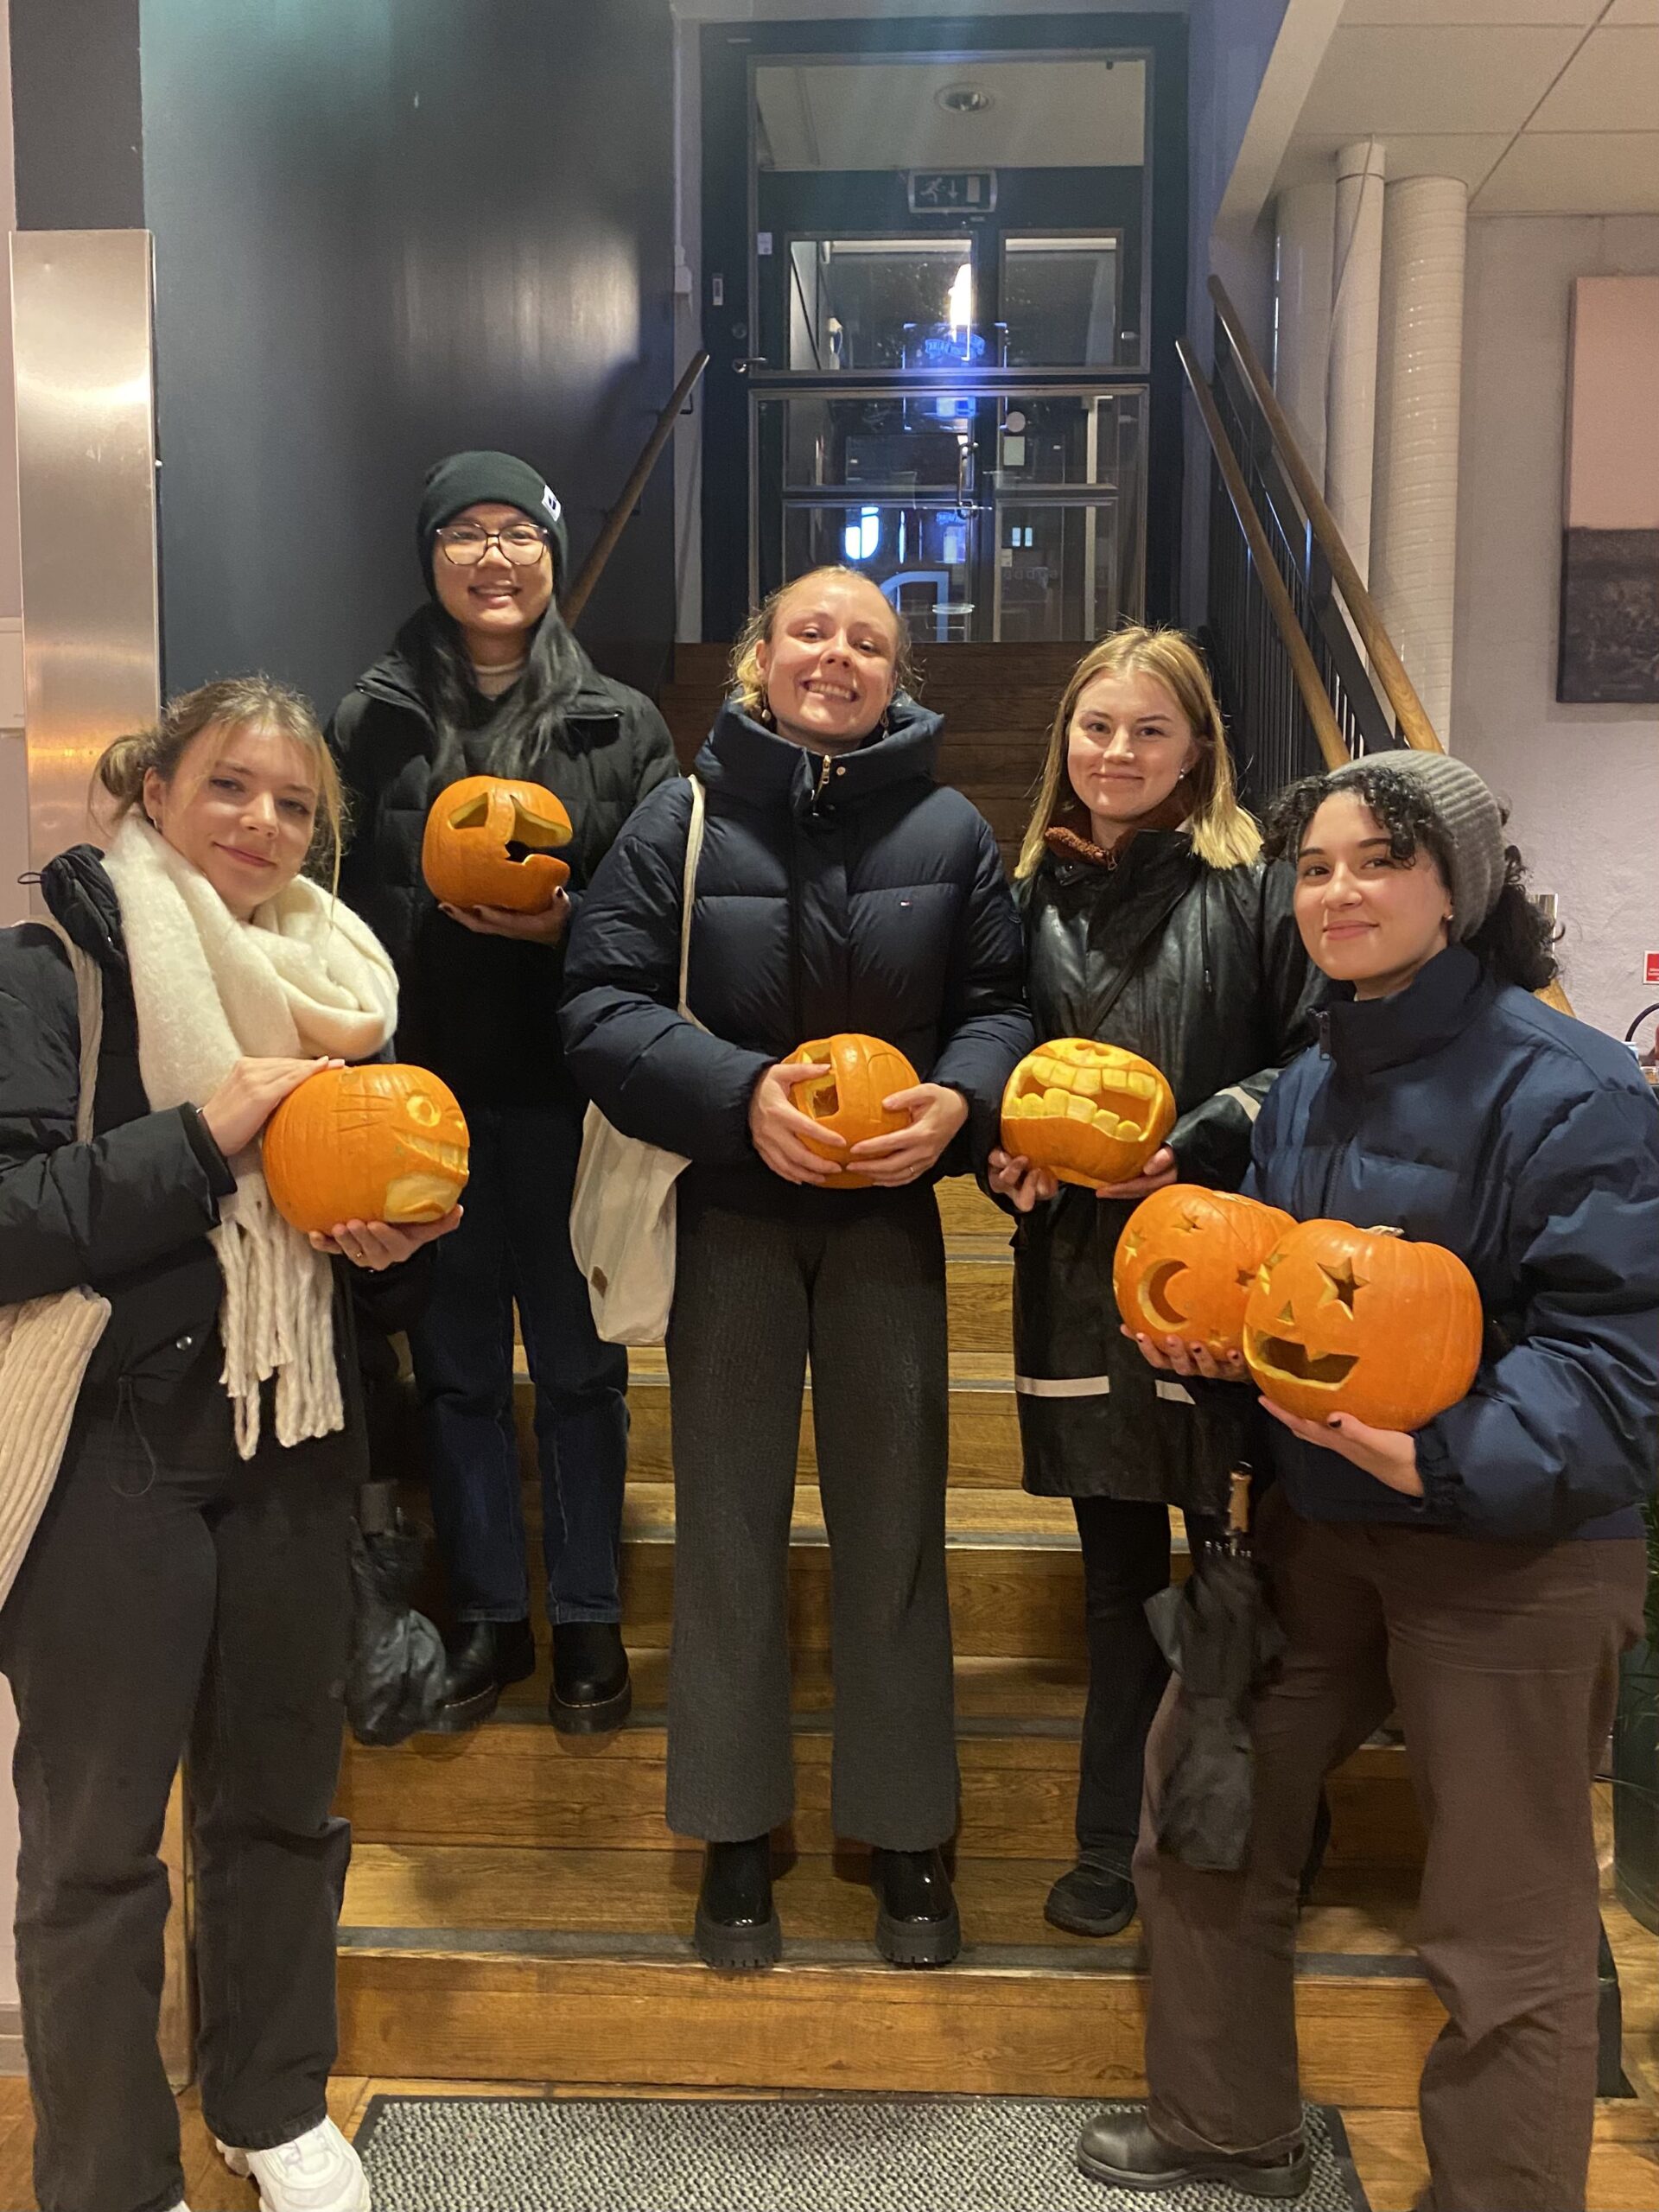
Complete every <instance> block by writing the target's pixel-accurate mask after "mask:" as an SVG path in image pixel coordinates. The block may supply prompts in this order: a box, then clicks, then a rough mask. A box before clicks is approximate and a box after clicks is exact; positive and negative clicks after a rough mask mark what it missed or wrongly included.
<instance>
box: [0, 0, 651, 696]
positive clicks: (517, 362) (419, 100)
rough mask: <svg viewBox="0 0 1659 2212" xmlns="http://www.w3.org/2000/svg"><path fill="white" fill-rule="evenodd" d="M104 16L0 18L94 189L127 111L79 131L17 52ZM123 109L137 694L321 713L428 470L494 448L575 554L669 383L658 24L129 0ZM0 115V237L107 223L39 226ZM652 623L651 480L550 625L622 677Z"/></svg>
mask: <svg viewBox="0 0 1659 2212" xmlns="http://www.w3.org/2000/svg"><path fill="white" fill-rule="evenodd" d="M137 5H138V0H126V4H125V6H124V8H123V7H119V6H118V5H117V4H116V0H73V4H72V5H69V6H66V5H65V4H64V0H13V7H12V38H13V53H14V66H16V64H17V62H18V61H19V60H22V61H23V62H25V63H26V64H28V66H29V68H30V70H31V71H32V72H33V81H35V82H38V83H42V84H49V86H51V88H52V90H53V93H54V102H55V105H56V107H57V109H58V110H59V111H61V112H63V113H66V114H68V113H71V112H73V118H74V120H75V123H76V126H77V128H78V129H79V130H80V131H81V136H82V141H83V143H87V142H88V141H89V139H96V140H97V143H99V146H100V147H101V148H102V151H103V156H104V157H105V162H106V165H109V164H112V163H114V162H115V156H116V155H117V154H118V152H119V150H120V149H122V148H123V147H124V146H125V144H126V143H127V139H128V137H129V136H130V130H129V124H130V110H131V109H132V103H130V102H128V103H127V104H126V105H123V104H122V102H121V101H120V100H119V99H117V98H116V97H115V96H114V94H115V90H118V89H121V88H120V87H116V88H114V89H112V90H111V91H110V92H109V94H108V96H107V97H106V98H105V100H104V106H103V110H102V119H101V137H99V133H98V132H92V133H89V132H88V131H87V130H86V127H85V118H86V111H87V109H88V102H89V100H90V99H92V92H95V91H96V90H97V87H96V86H93V87H92V88H91V89H90V90H89V89H88V88H87V87H86V86H85V85H83V84H81V82H80V80H79V79H76V77H75V76H74V73H73V70H72V69H71V68H70V67H68V65H67V63H64V64H62V65H61V66H58V67H55V69H50V68H48V67H47V65H46V64H45V63H44V62H43V61H42V60H41V59H40V58H39V57H38V56H37V55H36V54H35V48H36V46H37V45H38V44H39V42H40V41H41V39H43V37H44V35H45V30H44V27H45V24H46V22H47V20H48V18H50V20H51V22H52V24H53V27H54V29H53V36H54V39H56V38H58V37H60V35H61V27H62V26H63V24H64V22H66V20H75V19H78V18H79V16H80V15H81V14H82V12H83V10H84V12H85V13H86V16H94V15H96V16H100V17H102V18H104V23H103V33H104V36H103V42H102V43H101V44H100V43H99V41H90V43H89V54H88V57H87V58H88V59H89V60H90V59H92V58H96V55H102V57H103V60H104V61H105V63H107V61H108V60H109V56H110V54H111V52H112V51H117V50H118V41H117V40H116V39H115V37H114V31H115V19H116V18H118V17H119V16H121V15H122V14H123V13H125V14H126V15H128V16H131V15H132V14H133V13H134V12H135V11H136V10H137ZM20 30H21V32H22V41H21V43H20V36H19V34H20ZM94 49H95V52H94ZM111 74H114V73H113V72H112V71H111V69H109V68H108V67H105V76H110V75H111ZM142 85H143V134H142V136H143V210H142V213H137V212H131V213H128V214H126V215H125V216H124V217H122V218H120V219H123V220H126V221H140V220H142V221H146V222H148V224H149V227H150V228H151V229H152V230H153V231H154V232H155V233H156V345H157V354H158V389H159V395H160V398H159V404H160V414H161V422H160V448H161V453H162V589H163V601H164V629H165V639H166V656H167V682H168V689H169V690H181V689H182V688H184V687H186V686H188V685H189V684H193V683H199V682H200V681H202V680H203V679H204V678H206V677H209V676H212V675H214V674H220V673H225V672H227V671H232V670H236V669H241V668H248V667H255V666H257V667H264V668H267V669H269V670H270V671H272V672H273V673H276V674H278V675H281V676H283V677H286V678H287V679H289V681H291V682H295V683H299V684H300V685H301V686H302V688H304V689H305V690H308V691H309V692H310V693H311V694H312V695H313V696H314V697H315V698H316V699H317V701H318V702H319V704H320V705H321V707H322V708H323V709H324V710H325V711H327V709H328V708H329V707H331V706H332V704H333V703H334V700H335V699H336V698H337V697H338V696H340V693H341V692H342V691H343V690H345V689H346V686H347V685H348V684H349V683H350V682H351V680H352V678H353V677H354V676H355V675H356V674H357V673H358V672H359V670H361V669H362V668H363V667H364V666H365V664H366V663H367V662H368V661H370V660H371V659H372V658H374V657H375V656H376V655H377V654H378V652H380V651H381V650H382V649H383V648H384V647H385V645H386V643H387V642H388V641H389V639H390V637H391V632H392V631H393V630H394V628H395V627H396V626H397V623H398V621H399V620H401V619H402V617H403V616H404V614H406V613H408V612H409V611H410V608H411V607H414V606H415V605H416V604H417V603H418V601H419V599H420V597H421V586H420V581H419V578H418V575H417V574H416V568H415V563H414V557H413V552H412V535H413V533H412V524H413V517H414V509H415V504H416V498H417V496H418V493H419V487H420V481H421V477H422V474H423V471H424V469H425V467H427V465H428V463H429V462H430V461H434V460H435V459H436V458H437V457H438V456H439V455H441V454H444V453H447V452H450V451H453V450H454V448H458V447H461V446H500V447H503V448H506V449H507V450H509V451H511V452H515V453H518V454H523V455H524V458H525V459H526V460H529V461H532V462H534V463H535V464H536V465H537V467H540V468H541V469H542V470H543V473H544V474H545V475H546V476H547V478H548V479H549V480H550V482H551V483H552V484H553V485H554V486H555V487H556V490H557V491H558V493H559V494H560V496H561V497H562V498H563V500H564V502H565V506H566V511H567V514H568V517H569V524H570V530H571V535H572V537H573V539H574V541H575V555H576V558H577V559H578V560H580V558H581V557H582V554H583V553H584V552H585V550H586V549H587V546H588V543H589V542H590V541H591V539H592V537H594V534H595V533H596V531H597V530H598V527H599V524H600V522H601V519H602V518H603V516H604V514H605V512H607V509H608V507H609V506H610V505H611V503H612V502H613V499H615V497H616V495H617V493H618V492H619V491H620V487H621V485H622V482H623V480H624V478H625V477H626V474H627V471H628V469H629V467H631V466H632V461H633V460H634V458H635V455H636V454H637V453H638V451H639V447H640V446H641V444H643V442H644V441H645V435H646V434H647V432H648V431H649V429H650V427H651V425H652V422H653V420H654V419H655V416H656V413H657V410H658V408H659V407H660V406H661V405H662V404H663V403H664V401H665V400H666V399H667V397H668V395H669V393H670V391H671V389H672V387H673V382H674V374H673V362H672V346H671V311H672V307H671V282H672V213H671V211H672V173H671V162H672V143H673V129H672V105H671V104H672V58H671V25H670V20H669V7H668V0H603V4H599V5H596V4H594V0H349V4H346V5H342V4H341V0H142ZM18 105H19V135H18V171H19V201H20V208H26V209H28V211H29V212H28V213H24V214H22V217H21V219H22V220H24V221H26V222H30V223H33V224H45V223H50V222H64V221H67V222H71V223H73V222H79V221H87V220H97V221H108V220H111V219H116V218H114V217H113V216H112V215H111V214H109V213H100V212H97V211H94V212H92V213H88V214H86V215H78V214H75V213H64V212H61V211H62V210H65V209H70V208H72V207H73V200H72V197H71V195H70V193H69V190H68V181H67V180H66V178H65V177H64V175H62V172H63V171H64V168H65V166H66V164H65V163H64V162H63V161H61V160H60V159H58V158H57V157H56V156H55V155H54V154H53V153H52V151H51V147H52V141H53V138H54V116H53V115H52V114H50V113H41V112H39V111H37V112H36V113H35V116H34V118H33V122H32V126H31V128H32V138H33V147H32V151H31V152H30V153H29V157H28V160H27V162H26V156H25V144H24V137H23V130H22V110H23V105H24V102H23V99H22V96H21V87H20V98H19V102H18ZM94 105H96V103H94ZM48 156H49V158H48ZM26 167H27V168H28V169H29V176H28V178H27V179H26V177H25V168H26ZM37 178H38V179H40V180H41V183H42V188H41V189H40V190H36V189H35V180H36V179H37ZM47 185H49V186H50V189H49V190H48V189H46V188H45V187H46V186H47ZM84 196H85V195H83V197H84ZM105 197H106V199H107V197H108V195H107V194H106V195H105ZM673 611H674V610H673V577H672V485H671V473H670V470H669V467H668V466H667V464H666V463H664V466H663V467H662V468H661V469H660V470H659V471H658V476H657V479H656V480H655V481H654V483H653V485H652V488H651V490H650V492H649V493H647V495H646V499H645V503H644V505H643V506H642V509H641V511H640V512H639V514H638V515H637V516H636V517H635V518H634V520H633V521H632V523H631V524H630V525H629V528H628V531H627V532H626V535H625V537H624V538H623V541H622V543H621V546H620V549H619V550H618V551H617V553H616V555H615V556H614V557H613V561H612V563H611V567H610V569H609V570H608V571H607V576H606V580H605V582H604V583H603V585H602V586H601V589H600V591H599V593H598V594H596V595H595V597H594V600H593V601H592V602H591V603H590V605H589V607H588V612H587V613H586V615H585V616H584V618H583V621H582V637H583V639H584V641H585V642H587V643H588V646H589V648H590V650H592V651H593V652H594V654H595V657H596V658H599V659H600V660H601V664H603V665H606V666H607V667H609V668H611V669H613V671H615V672H616V673H619V674H623V675H627V676H629V677H632V679H633V680H635V681H639V680H641V678H643V679H644V680H645V681H646V682H653V681H654V680H655V677H656V676H657V674H658V671H659V670H660V666H661V664H662V662H663V660H664V658H665V657H666V654H667V652H668V649H669V641H670V640H671V638H672V635H673Z"/></svg>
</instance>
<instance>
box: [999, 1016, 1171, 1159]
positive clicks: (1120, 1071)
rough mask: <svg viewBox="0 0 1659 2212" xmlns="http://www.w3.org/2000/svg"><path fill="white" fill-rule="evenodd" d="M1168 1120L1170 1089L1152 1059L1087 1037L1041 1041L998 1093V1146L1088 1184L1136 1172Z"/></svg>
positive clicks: (1168, 1126) (1167, 1130)
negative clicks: (1000, 1140)
mask: <svg viewBox="0 0 1659 2212" xmlns="http://www.w3.org/2000/svg"><path fill="white" fill-rule="evenodd" d="M1174 1126H1175V1098H1174V1094H1173V1092H1172V1091H1171V1090H1170V1087H1169V1085H1168V1084H1167V1083H1166V1081H1165V1080H1164V1078H1163V1077H1162V1076H1161V1075H1160V1073H1159V1071H1158V1070H1157V1069H1156V1068H1155V1067H1154V1065H1152V1062H1151V1061H1150V1060H1143V1059H1142V1058H1141V1055H1140V1054H1139V1053H1138V1052H1125V1051H1124V1050H1123V1048H1122V1046H1121V1045H1097V1044H1096V1042H1095V1041H1094V1039H1092V1038H1091V1037H1056V1038H1054V1039H1051V1041H1050V1042H1049V1043H1048V1044H1046V1045H1039V1046H1038V1047H1037V1049H1036V1051H1035V1052H1027V1055H1026V1057H1025V1058H1024V1059H1023V1060H1021V1061H1020V1065H1019V1066H1018V1067H1017V1068H1015V1070H1014V1073H1013V1074H1012V1075H1011V1076H1010V1077H1008V1086H1007V1090H1005V1091H1004V1092H1003V1093H1002V1148H1003V1150H1004V1151H1005V1152H1007V1153H1010V1154H1015V1155H1017V1156H1020V1157H1023V1158H1025V1159H1027V1160H1030V1162H1031V1164H1032V1166H1033V1167H1046V1168H1047V1169H1049V1171H1050V1172H1051V1173H1052V1174H1054V1175H1057V1176H1058V1178H1059V1179H1060V1181H1061V1182H1062V1183H1078V1184H1081V1185H1083V1186H1084V1188H1085V1189H1086V1190H1098V1189H1099V1188H1100V1186H1101V1185H1102V1184H1103V1183H1127V1182H1128V1180H1129V1179H1130V1177H1131V1176H1134V1175H1138V1174H1139V1173H1141V1169H1142V1168H1143V1167H1144V1166H1146V1164H1147V1160H1150V1159H1151V1158H1152V1155H1153V1154H1154V1152H1156V1151H1157V1149H1158V1147H1159V1146H1160V1144H1162V1142H1163V1141H1164V1139H1165V1138H1166V1136H1167V1135H1169V1133H1170V1131H1171V1130H1172V1129H1173V1128H1174Z"/></svg>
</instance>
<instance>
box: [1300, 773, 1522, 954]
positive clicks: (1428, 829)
mask: <svg viewBox="0 0 1659 2212" xmlns="http://www.w3.org/2000/svg"><path fill="white" fill-rule="evenodd" d="M1338 775H1339V776H1340V777H1341V779H1342V781H1341V783H1340V784H1339V785H1338V782H1337V777H1338ZM1334 790H1341V791H1352V792H1353V793H1354V794H1355V795H1356V796H1357V798H1363V800H1364V802H1365V804H1366V805H1367V806H1369V807H1370V810H1371V812H1372V813H1373V814H1374V815H1375V816H1376V818H1377V821H1378V822H1379V823H1381V824H1382V826H1383V829H1386V830H1387V831H1388V833H1389V850H1390V851H1391V852H1392V853H1393V855H1394V857H1395V860H1397V861H1400V862H1402V865H1404V866H1406V867H1409V866H1410V864H1411V862H1412V861H1413V860H1414V858H1415V857H1416V855H1418V854H1419V853H1420V852H1427V854H1428V855H1429V856H1430V857H1431V859H1432V860H1433V862H1434V865H1435V866H1436V868H1439V870H1440V874H1441V876H1442V878H1443V879H1444V880H1445V881H1446V882H1447V883H1448V884H1449V883H1450V882H1451V880H1452V848H1451V845H1450V843H1449V842H1448V841H1447V838H1446V831H1445V830H1444V829H1443V828H1442V827H1441V826H1440V817H1439V816H1438V815H1436V813H1435V812H1434V810H1433V808H1432V807H1431V806H1430V805H1429V804H1428V800H1427V798H1426V797H1425V795H1424V792H1423V791H1422V788H1421V785H1418V784H1417V783H1415V782H1414V781H1413V780H1412V779H1410V778H1409V777H1406V776H1396V775H1391V774H1390V773H1389V761H1388V755H1387V754H1386V753H1380V754H1378V755H1377V756H1376V758H1375V759H1370V760H1365V761H1363V763H1361V764H1360V765H1359V766H1357V767H1353V768H1347V769H1337V770H1333V771H1332V772H1328V773H1326V774H1325V775H1321V776H1304V777H1303V778H1302V779H1301V781H1300V783H1294V784H1287V785H1286V786H1285V788H1284V790H1283V791H1281V792H1280V793H1279V795H1278V797H1277V798H1275V799H1274V802H1273V804H1272V806H1271V807H1270V808H1269V809H1268V818H1267V821H1266V823H1265V824H1264V835H1263V840H1262V850H1263V852H1264V853H1265V854H1266V855H1267V857H1268V859H1269V860H1270V861H1290V862H1291V864H1292V865H1293V866H1294V864H1295V861H1296V857H1297V855H1298V854H1299V853H1300V851H1301V849H1302V841H1303V839H1304V838H1305V837H1306V835H1307V831H1308V825H1309V823H1311V822H1312V821H1313V817H1314V816H1315V815H1316V814H1317V813H1318V812H1319V808H1320V807H1321V806H1322V805H1323V804H1324V803H1325V800H1326V799H1327V798H1330V797H1331V795H1332V791H1334ZM1503 811H1504V817H1505V819H1507V818H1508V811H1509V810H1508V809H1507V808H1505V809H1504V810H1503ZM1462 941H1463V943H1464V944H1466V945H1467V946H1468V948H1469V950H1470V951H1471V952H1472V953H1473V954H1474V955H1475V957H1476V958H1477V959H1478V960H1479V961H1480V962H1481V963H1482V965H1483V966H1484V967H1485V968H1487V969H1490V971H1491V974H1492V975H1494V976H1496V977H1497V980H1498V982H1500V983H1514V984H1516V985H1517V986H1518V987H1519V988H1521V989H1522V990H1523V991H1541V990H1542V989H1543V988H1544V986H1545V984H1546V983H1551V982H1554V980H1555V975H1556V966H1555V955H1554V952H1553V951H1552V950H1551V946H1552V945H1553V944H1554V931H1553V930H1552V928H1551V926H1550V924H1549V921H1548V918H1546V917H1545V916H1544V915H1543V914H1541V912H1539V910H1538V908H1537V907H1536V906H1534V904H1533V902H1532V900H1531V899H1530V898H1529V895H1528V892H1527V870H1526V863H1525V862H1524V861H1522V857H1521V855H1520V853H1519V851H1518V850H1517V849H1516V847H1515V846H1513V845H1509V846H1506V847H1505V848H1504V853H1503V889H1502V890H1501V891H1500V892H1499V893H1498V894H1497V905H1496V906H1494V907H1493V908H1492V911H1491V913H1490V914H1488V915H1487V917H1486V918H1485V920H1484V922H1483V923H1482V924H1481V925H1480V927H1479V928H1478V930H1474V931H1471V933H1470V935H1469V936H1468V937H1466V938H1464V939H1463V940H1462Z"/></svg>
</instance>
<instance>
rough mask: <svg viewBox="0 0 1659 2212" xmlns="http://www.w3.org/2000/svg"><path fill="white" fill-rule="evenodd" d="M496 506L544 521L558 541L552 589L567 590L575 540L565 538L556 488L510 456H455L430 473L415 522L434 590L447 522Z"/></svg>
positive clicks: (423, 573) (428, 585) (423, 566)
mask: <svg viewBox="0 0 1659 2212" xmlns="http://www.w3.org/2000/svg"><path fill="white" fill-rule="evenodd" d="M497 503H499V505H502V506H505V507H517V508H518V511H519V512H520V513H521V514H525V515H528V516H529V518H530V519H531V522H537V523H540V524H541V526H542V528H543V530H544V531H546V532H547V534H548V536H549V537H550V539H551V540H552V542H553V588H554V590H555V591H558V590H560V589H561V588H563V583H564V580H565V575H566V574H567V572H568V570H569V566H570V540H569V537H567V535H566V534H565V527H564V510H563V507H562V506H561V505H559V501H558V495H557V494H556V493H555V492H554V490H553V489H552V487H551V486H550V485H547V484H543V481H542V480H541V478H540V477H539V476H538V475H537V474H536V471H535V470H534V469H533V468H532V467H531V465H530V463H529V462H528V461H515V460H514V458H513V456H512V454H510V453H452V454H450V455H449V457H448V460H447V461H435V462H434V463H433V464H432V467H430V468H429V469H428V470H427V472H426V488H425V489H424V491H423V493H421V508H420V512H419V514H418V515H417V516H416V518H415V540H416V547H417V549H418V550H419V554H420V561H421V576H422V579H423V582H424V583H425V585H426V588H427V589H428V591H430V590H431V589H432V555H433V550H434V547H435V541H436V538H437V535H438V532H439V531H441V530H442V528H443V525H444V524H445V523H447V522H452V521H453V520H454V518H455V517H456V516H457V515H458V514H459V513H460V512H461V510H462V508H463V507H477V506H485V505H495V504H497Z"/></svg>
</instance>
